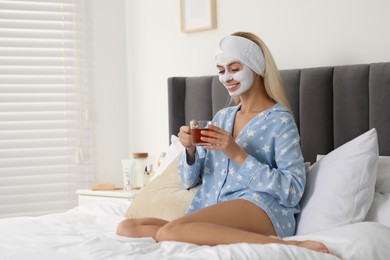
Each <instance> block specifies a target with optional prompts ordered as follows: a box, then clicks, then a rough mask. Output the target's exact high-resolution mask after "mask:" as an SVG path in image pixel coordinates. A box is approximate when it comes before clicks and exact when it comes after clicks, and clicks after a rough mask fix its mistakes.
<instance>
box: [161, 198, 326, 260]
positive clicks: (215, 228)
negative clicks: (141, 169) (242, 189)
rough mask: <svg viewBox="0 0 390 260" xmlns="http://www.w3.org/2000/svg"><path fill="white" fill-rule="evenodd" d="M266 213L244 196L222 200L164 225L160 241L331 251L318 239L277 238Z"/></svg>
mask: <svg viewBox="0 0 390 260" xmlns="http://www.w3.org/2000/svg"><path fill="white" fill-rule="evenodd" d="M275 235H276V234H275V230H274V227H273V225H272V222H271V221H270V219H269V218H268V216H267V214H266V213H265V212H264V211H263V210H262V209H260V208H259V207H257V206H256V205H254V204H252V203H250V202H248V201H245V200H241V199H237V200H232V201H228V202H223V203H219V204H217V205H213V206H210V207H207V208H204V209H201V210H198V211H196V212H194V213H192V214H190V215H187V216H184V217H182V218H179V219H177V220H174V221H171V222H169V223H167V224H166V225H164V226H162V227H161V228H160V229H159V230H158V232H157V234H156V240H157V241H181V242H189V243H194V244H198V245H211V246H213V245H219V244H232V243H258V244H267V243H279V244H289V245H296V246H301V247H305V248H308V249H312V250H316V251H320V252H329V251H328V249H327V248H326V246H325V245H324V244H322V243H320V242H316V241H302V242H299V241H285V240H282V239H279V238H277V237H275Z"/></svg>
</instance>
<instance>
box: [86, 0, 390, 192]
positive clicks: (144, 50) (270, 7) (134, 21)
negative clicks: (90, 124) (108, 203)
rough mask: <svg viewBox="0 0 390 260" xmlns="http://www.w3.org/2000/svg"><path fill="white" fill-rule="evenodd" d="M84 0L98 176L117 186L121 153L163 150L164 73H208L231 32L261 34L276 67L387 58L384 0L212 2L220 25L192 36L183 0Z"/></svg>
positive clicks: (153, 155) (389, 36)
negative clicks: (90, 16) (185, 28)
mask: <svg viewBox="0 0 390 260" xmlns="http://www.w3.org/2000/svg"><path fill="white" fill-rule="evenodd" d="M91 2H92V3H93V5H94V8H93V10H94V12H95V13H94V18H95V21H94V25H95V29H96V30H95V32H94V36H95V52H94V53H95V55H96V56H95V62H96V63H95V64H96V65H95V74H96V77H95V83H96V86H95V87H96V92H95V99H96V102H95V105H96V114H97V115H96V119H97V120H96V126H97V130H96V134H97V152H98V158H97V173H98V175H97V176H98V179H99V181H111V182H119V184H120V181H121V177H120V174H121V168H120V160H121V159H122V158H123V157H126V156H129V155H130V154H131V153H132V152H137V151H140V152H143V151H146V152H149V153H150V159H151V160H152V161H155V160H156V159H157V156H158V154H159V153H160V152H161V151H164V150H165V149H166V148H167V147H168V104H167V78H168V77H171V76H194V75H206V74H209V75H210V74H214V73H215V72H216V69H215V64H214V59H213V54H214V51H215V47H216V45H217V42H218V40H219V39H220V38H221V37H223V36H225V35H227V34H230V33H232V32H234V31H238V30H244V31H251V32H254V33H256V34H258V35H259V36H260V37H261V38H262V39H263V40H264V41H265V42H266V43H267V45H268V47H269V48H270V49H271V52H272V53H273V55H274V58H275V60H276V62H277V64H278V65H279V68H281V69H286V68H302V67H312V66H327V65H342V64H357V63H369V62H379V61H390V49H389V47H388V46H390V33H389V32H388V27H389V25H390V16H389V15H388V10H390V1H387V0H372V1H367V0H315V1H313V0H295V1H290V0H240V1H237V0H217V21H218V27H217V29H215V30H210V31H204V32H197V33H189V34H185V33H181V32H180V10H179V6H180V0H164V1H162V0H115V1H111V0H93V1H91ZM125 27H126V28H125ZM108 50H110V52H108ZM126 51H127V52H126ZM126 59H127V65H126V64H125V63H126ZM126 66H127V67H126ZM126 77H127V82H126ZM126 84H127V86H126ZM127 91H128V92H127ZM127 106H128V107H127ZM127 112H128V113H127Z"/></svg>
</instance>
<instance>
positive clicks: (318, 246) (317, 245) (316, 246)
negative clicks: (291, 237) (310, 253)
mask: <svg viewBox="0 0 390 260" xmlns="http://www.w3.org/2000/svg"><path fill="white" fill-rule="evenodd" d="M289 242H292V243H291V244H293V245H296V246H300V247H304V248H307V249H311V250H314V251H317V252H321V253H327V254H329V253H330V251H329V249H328V248H327V247H326V246H325V245H324V244H323V243H321V242H318V241H313V240H305V241H289Z"/></svg>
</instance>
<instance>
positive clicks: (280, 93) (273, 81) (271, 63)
mask: <svg viewBox="0 0 390 260" xmlns="http://www.w3.org/2000/svg"><path fill="white" fill-rule="evenodd" d="M232 35H234V36H239V37H244V38H247V39H248V40H251V41H253V42H254V43H256V44H257V45H259V46H260V48H261V50H262V51H263V54H264V59H265V71H264V86H265V91H266V92H267V94H268V96H270V97H271V98H272V99H273V100H274V101H275V102H278V103H280V104H281V105H282V106H284V107H285V108H286V109H288V110H289V111H290V112H291V113H292V110H291V107H290V104H289V102H288V100H287V97H286V94H285V93H284V87H283V82H282V77H281V76H280V72H279V70H278V68H277V66H276V63H275V60H274V58H273V57H272V55H271V52H270V51H269V49H268V47H267V45H266V44H265V43H264V42H263V41H262V40H261V39H260V38H259V37H258V36H256V35H255V34H253V33H250V32H235V33H233V34H232ZM234 101H235V102H236V103H239V97H237V98H235V99H234Z"/></svg>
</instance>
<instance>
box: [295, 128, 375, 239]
mask: <svg viewBox="0 0 390 260" xmlns="http://www.w3.org/2000/svg"><path fill="white" fill-rule="evenodd" d="M378 158H379V155H378V138H377V133H376V130H375V129H371V130H369V131H367V132H366V133H364V134H362V135H360V136H358V137H356V138H355V139H353V140H351V141H349V142H348V143H346V144H344V145H342V146H340V147H339V148H337V149H335V150H334V151H332V152H331V153H329V154H327V155H326V156H324V157H323V158H322V159H321V160H319V161H318V162H316V163H315V164H313V165H312V166H311V167H310V170H309V173H308V174H307V181H306V188H305V193H304V195H303V198H302V201H301V207H302V211H301V213H300V214H299V215H298V219H297V220H298V225H297V234H298V235H300V234H306V233H311V232H316V231H320V230H325V229H329V228H333V227H337V226H341V225H345V224H352V223H356V222H360V221H363V220H364V218H365V217H366V214H367V211H368V209H369V208H370V206H371V203H372V200H373V197H374V188H375V180H376V175H377V167H378Z"/></svg>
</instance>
